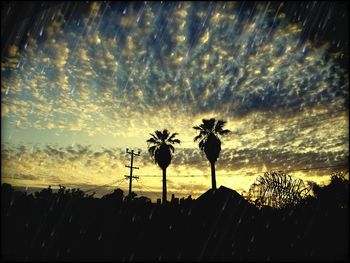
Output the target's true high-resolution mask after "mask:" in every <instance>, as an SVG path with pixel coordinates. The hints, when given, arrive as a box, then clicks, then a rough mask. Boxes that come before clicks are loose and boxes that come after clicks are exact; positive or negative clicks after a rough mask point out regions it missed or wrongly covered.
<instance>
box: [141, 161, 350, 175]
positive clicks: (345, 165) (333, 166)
mask: <svg viewBox="0 0 350 263" xmlns="http://www.w3.org/2000/svg"><path fill="white" fill-rule="evenodd" d="M347 166H348V164H342V165H331V166H321V167H310V168H301V169H293V170H285V169H276V168H274V169H270V170H280V171H284V172H296V171H308V170H322V169H328V168H337V167H347ZM260 173H264V172H259V173H254V174H260ZM216 175H217V176H229V175H232V174H216ZM197 176H205V174H191V175H174V177H172V178H178V177H197ZM142 177H159V178H161V177H162V176H161V175H158V174H144V175H142Z"/></svg>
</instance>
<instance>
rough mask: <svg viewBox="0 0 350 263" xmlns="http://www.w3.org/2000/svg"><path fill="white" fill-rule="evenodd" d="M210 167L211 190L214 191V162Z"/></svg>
mask: <svg viewBox="0 0 350 263" xmlns="http://www.w3.org/2000/svg"><path fill="white" fill-rule="evenodd" d="M210 167H211V187H212V189H213V190H215V189H216V177H215V162H212V163H210Z"/></svg>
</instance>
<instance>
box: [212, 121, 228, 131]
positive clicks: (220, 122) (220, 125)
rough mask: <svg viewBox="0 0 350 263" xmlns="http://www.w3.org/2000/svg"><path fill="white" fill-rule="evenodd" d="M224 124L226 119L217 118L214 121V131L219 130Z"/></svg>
mask: <svg viewBox="0 0 350 263" xmlns="http://www.w3.org/2000/svg"><path fill="white" fill-rule="evenodd" d="M225 124H226V121H224V120H218V121H217V122H216V125H215V129H214V131H215V132H219V131H221V130H222V128H223V127H224V125H225Z"/></svg>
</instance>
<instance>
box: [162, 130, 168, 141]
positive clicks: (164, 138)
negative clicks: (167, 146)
mask: <svg viewBox="0 0 350 263" xmlns="http://www.w3.org/2000/svg"><path fill="white" fill-rule="evenodd" d="M169 135H170V133H169V132H168V130H167V129H164V130H163V138H162V139H163V140H164V141H165V140H166V139H167V138H168V137H169Z"/></svg>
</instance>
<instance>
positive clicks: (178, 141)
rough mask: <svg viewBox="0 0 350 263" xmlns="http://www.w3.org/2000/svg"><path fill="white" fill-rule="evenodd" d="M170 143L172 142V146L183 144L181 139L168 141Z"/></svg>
mask: <svg viewBox="0 0 350 263" xmlns="http://www.w3.org/2000/svg"><path fill="white" fill-rule="evenodd" d="M168 142H170V143H172V144H174V143H179V144H180V143H181V141H180V140H179V139H174V140H169V139H168Z"/></svg>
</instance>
